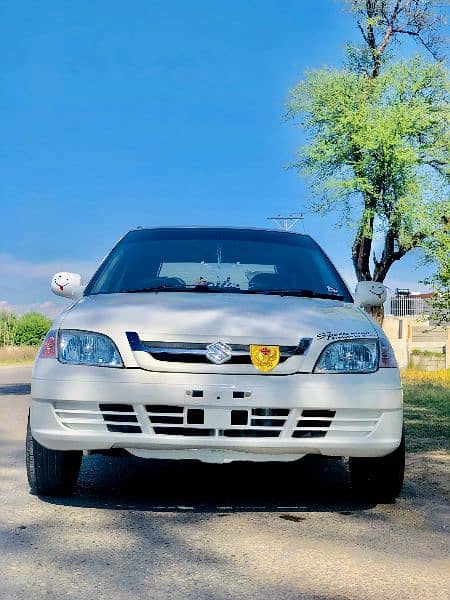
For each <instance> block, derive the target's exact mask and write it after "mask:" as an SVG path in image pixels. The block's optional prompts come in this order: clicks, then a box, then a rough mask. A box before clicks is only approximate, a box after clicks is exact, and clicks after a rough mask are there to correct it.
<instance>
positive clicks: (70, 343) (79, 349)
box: [58, 329, 123, 367]
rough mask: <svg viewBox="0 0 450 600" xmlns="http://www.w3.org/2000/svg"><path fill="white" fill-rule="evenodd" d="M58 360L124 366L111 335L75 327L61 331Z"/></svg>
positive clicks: (98, 365)
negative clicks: (78, 329) (79, 329)
mask: <svg viewBox="0 0 450 600" xmlns="http://www.w3.org/2000/svg"><path fill="white" fill-rule="evenodd" d="M58 360H59V361H60V362H63V363H68V364H72V365H95V366H97V367H123V363H122V359H121V357H120V354H119V351H118V350H117V348H116V346H115V344H114V342H113V341H112V340H111V339H110V338H109V337H107V336H106V335H103V334H101V333H93V332H91V331H77V330H74V329H62V330H60V331H59V333H58Z"/></svg>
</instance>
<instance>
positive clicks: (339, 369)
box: [314, 339, 379, 373]
mask: <svg viewBox="0 0 450 600" xmlns="http://www.w3.org/2000/svg"><path fill="white" fill-rule="evenodd" d="M378 363H379V349H378V340H377V339H367V340H347V341H341V342H332V343H331V344H329V345H328V346H327V347H326V348H325V349H324V350H323V352H322V354H321V355H320V357H319V360H318V361H317V364H316V367H315V369H314V372H315V373H373V372H374V371H376V370H377V369H378Z"/></svg>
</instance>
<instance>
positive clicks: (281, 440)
mask: <svg viewBox="0 0 450 600" xmlns="http://www.w3.org/2000/svg"><path fill="white" fill-rule="evenodd" d="M52 289H53V291H54V292H55V293H57V294H59V295H61V296H65V297H67V298H71V299H72V300H74V302H73V303H72V305H71V306H70V307H69V308H67V309H66V310H65V311H64V312H63V313H62V314H61V315H60V316H59V317H58V318H57V319H56V321H55V322H54V323H53V326H52V328H51V331H49V333H48V335H47V337H46V338H45V341H44V342H43V344H42V347H41V349H40V352H39V355H38V358H37V359H36V362H35V364H34V369H33V378H32V388H31V395H32V404H31V412H30V419H29V426H28V435H27V467H28V479H29V483H30V486H31V490H32V492H33V493H37V494H44V495H58V494H63V495H67V494H69V493H71V492H72V491H73V490H74V487H75V485H76V481H77V477H78V473H79V469H80V463H81V460H82V456H83V453H84V454H89V453H93V452H95V453H98V452H104V453H108V452H109V453H114V452H115V453H117V449H122V450H126V451H127V452H129V453H130V454H132V455H134V456H139V457H144V458H151V459H198V460H201V461H204V462H213V463H226V462H230V461H236V460H238V461H239V460H241V461H242V460H244V461H295V460H297V459H299V458H301V457H303V456H304V455H306V454H321V455H324V456H342V457H349V469H350V475H351V483H352V486H353V489H354V491H355V493H356V494H358V496H359V497H361V498H362V497H364V498H365V499H366V500H369V501H392V500H393V499H394V498H395V497H396V496H397V495H398V493H399V492H400V489H401V487H402V482H403V470H404V451H405V450H404V438H403V410H402V389H401V383H400V377H399V371H398V367H397V363H396V361H395V357H394V355H393V352H392V348H391V346H390V344H389V342H388V340H387V339H386V337H385V335H384V333H383V331H382V330H381V328H380V327H379V326H378V325H377V324H376V322H375V321H374V320H372V319H371V318H370V317H369V316H368V314H367V313H366V312H365V311H364V310H363V309H362V308H361V305H366V306H367V305H380V304H382V303H383V301H384V300H385V298H386V290H385V288H384V286H383V285H382V284H379V283H372V282H360V283H359V284H358V287H357V289H356V294H355V299H353V297H352V296H351V294H350V292H349V291H348V288H347V287H346V285H345V283H344V282H343V280H342V278H341V277H340V275H339V274H338V272H337V271H336V269H335V267H334V266H333V264H332V263H331V262H330V260H329V259H328V257H327V256H326V255H325V253H324V252H323V250H322V249H321V248H320V247H319V246H318V245H317V243H316V242H314V240H313V239H312V238H311V237H309V236H307V235H300V234H297V233H287V232H282V231H272V230H262V229H244V228H228V227H207V228H203V227H186V228H183V227H159V228H150V229H143V228H138V229H135V230H132V231H130V232H128V233H127V234H126V235H125V236H124V237H123V238H122V239H121V240H120V241H119V242H118V244H117V245H116V246H115V247H114V248H113V250H112V251H111V253H110V254H109V255H108V256H107V257H106V259H105V260H104V261H103V262H102V264H101V265H100V267H99V269H98V270H97V272H96V273H95V274H94V276H93V277H92V279H91V280H90V282H89V283H88V285H87V286H83V284H82V281H81V277H80V276H79V275H75V274H73V273H58V274H57V275H55V277H54V278H53V280H52Z"/></svg>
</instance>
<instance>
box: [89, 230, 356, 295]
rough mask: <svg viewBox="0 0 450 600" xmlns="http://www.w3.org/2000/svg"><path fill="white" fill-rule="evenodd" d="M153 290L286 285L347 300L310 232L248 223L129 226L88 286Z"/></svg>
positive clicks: (252, 289)
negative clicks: (231, 226)
mask: <svg viewBox="0 0 450 600" xmlns="http://www.w3.org/2000/svg"><path fill="white" fill-rule="evenodd" d="M151 291H173V292H175V291H185V292H188V291H206V292H208V291H209V292H215V293H220V292H222V293H286V294H288V293H291V294H293V295H296V294H298V295H305V296H311V297H312V296H318V297H324V298H328V297H330V298H336V299H337V300H345V301H346V302H352V298H351V296H350V294H349V292H348V290H347V287H346V286H345V284H344V282H343V281H342V279H341V277H340V276H339V274H338V273H337V271H336V269H335V268H334V266H333V265H332V263H331V262H330V261H329V259H328V258H327V257H326V255H325V254H324V253H323V251H322V250H321V249H320V247H319V246H318V245H317V244H316V243H315V242H314V241H313V240H312V239H311V238H310V237H309V236H304V235H299V234H293V233H285V232H278V231H263V230H251V229H229V228H205V229H201V228H186V229H182V228H161V229H141V230H135V231H131V232H129V233H128V234H127V235H126V236H125V237H124V238H123V239H122V240H121V241H120V242H119V243H118V244H117V246H116V247H115V248H114V249H113V250H112V252H111V253H110V254H109V256H108V257H107V258H106V259H105V261H104V262H103V264H102V265H101V267H100V269H99V270H98V271H97V273H96V274H95V275H94V277H93V278H92V280H91V282H90V283H89V285H88V286H87V288H86V291H85V294H86V295H89V294H113V293H126V292H129V293H131V292H151Z"/></svg>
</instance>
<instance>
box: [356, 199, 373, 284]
mask: <svg viewBox="0 0 450 600" xmlns="http://www.w3.org/2000/svg"><path fill="white" fill-rule="evenodd" d="M373 220H374V211H373V209H372V208H370V207H369V206H368V205H367V203H366V206H365V207H364V210H363V214H362V215H361V221H360V223H359V227H358V231H357V232H356V236H355V240H354V242H353V247H352V260H353V267H354V269H355V273H356V278H357V280H358V281H372V275H371V273H370V254H371V251H372V237H373Z"/></svg>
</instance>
